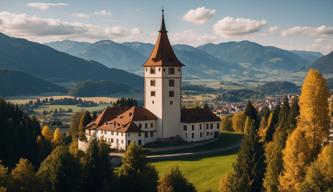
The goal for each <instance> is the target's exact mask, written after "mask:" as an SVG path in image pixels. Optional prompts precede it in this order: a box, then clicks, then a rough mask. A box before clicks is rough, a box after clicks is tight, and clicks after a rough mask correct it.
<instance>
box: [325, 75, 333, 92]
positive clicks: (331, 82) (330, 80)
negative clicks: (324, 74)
mask: <svg viewBox="0 0 333 192" xmlns="http://www.w3.org/2000/svg"><path fill="white" fill-rule="evenodd" d="M326 83H327V86H328V88H329V89H331V90H333V78H328V79H326Z"/></svg>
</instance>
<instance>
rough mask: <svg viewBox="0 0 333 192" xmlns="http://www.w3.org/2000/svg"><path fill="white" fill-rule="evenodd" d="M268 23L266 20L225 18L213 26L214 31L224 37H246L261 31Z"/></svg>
mask: <svg viewBox="0 0 333 192" xmlns="http://www.w3.org/2000/svg"><path fill="white" fill-rule="evenodd" d="M266 23H267V22H266V21H265V20H252V19H247V18H234V17H224V18H223V19H221V20H219V21H218V22H217V23H215V24H214V25H213V31H214V33H215V34H217V35H220V36H224V37H230V36H239V35H246V34H251V33H255V32H258V31H260V30H261V29H262V28H263V27H264V26H265V25H266Z"/></svg>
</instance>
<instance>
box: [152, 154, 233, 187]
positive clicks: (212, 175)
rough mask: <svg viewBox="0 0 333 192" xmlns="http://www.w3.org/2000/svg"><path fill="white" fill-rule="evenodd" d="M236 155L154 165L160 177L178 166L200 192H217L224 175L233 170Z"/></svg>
mask: <svg viewBox="0 0 333 192" xmlns="http://www.w3.org/2000/svg"><path fill="white" fill-rule="evenodd" d="M235 158H236V155H217V156H214V157H203V158H188V159H182V160H170V161H159V162H154V163H152V164H153V165H154V166H155V167H156V168H157V170H158V172H159V174H160V177H162V176H163V175H164V174H165V173H167V172H169V171H170V169H171V168H172V167H176V166H178V167H179V168H180V170H181V171H182V173H183V174H184V176H185V177H186V178H187V179H188V180H190V181H191V182H192V183H193V184H194V185H195V187H196V189H197V190H198V191H199V192H205V191H217V188H218V185H219V180H220V178H221V176H222V175H224V174H225V173H227V172H229V171H231V170H232V163H233V162H234V160H235Z"/></svg>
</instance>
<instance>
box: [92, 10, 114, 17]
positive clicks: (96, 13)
mask: <svg viewBox="0 0 333 192" xmlns="http://www.w3.org/2000/svg"><path fill="white" fill-rule="evenodd" d="M94 15H98V16H111V15H112V14H111V12H110V11H106V10H101V11H95V12H94Z"/></svg>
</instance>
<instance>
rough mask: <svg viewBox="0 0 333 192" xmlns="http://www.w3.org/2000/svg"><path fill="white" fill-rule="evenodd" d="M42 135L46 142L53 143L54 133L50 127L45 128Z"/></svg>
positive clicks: (45, 126)
mask: <svg viewBox="0 0 333 192" xmlns="http://www.w3.org/2000/svg"><path fill="white" fill-rule="evenodd" d="M42 135H43V137H44V138H45V139H46V140H48V141H52V137H53V134H52V131H51V130H50V127H49V126H48V125H44V126H43V128H42Z"/></svg>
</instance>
